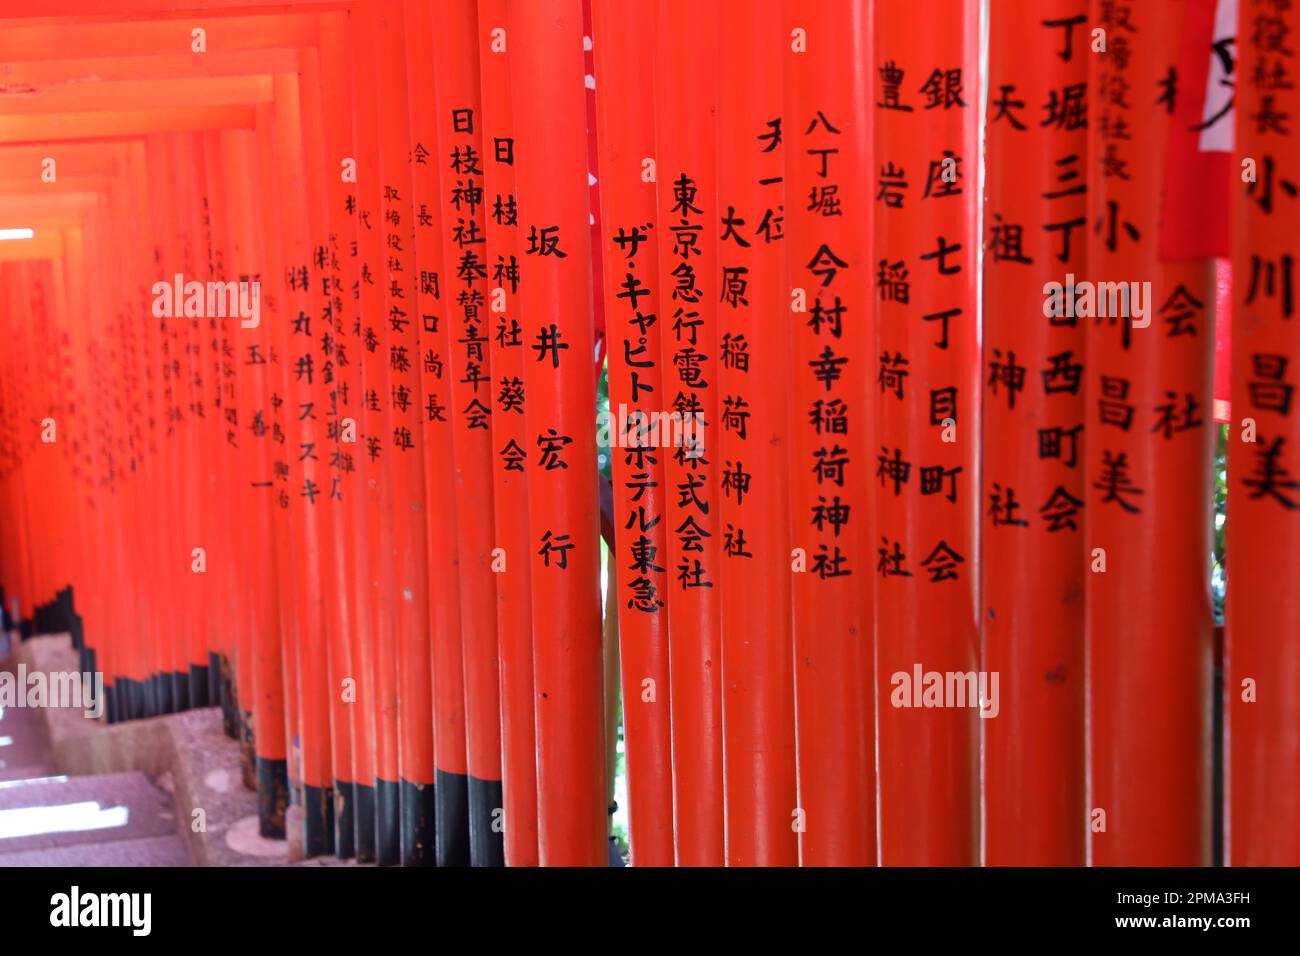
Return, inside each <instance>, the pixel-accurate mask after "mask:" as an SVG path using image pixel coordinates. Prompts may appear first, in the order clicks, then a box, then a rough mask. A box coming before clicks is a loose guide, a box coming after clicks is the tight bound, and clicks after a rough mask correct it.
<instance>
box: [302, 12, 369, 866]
mask: <svg viewBox="0 0 1300 956" xmlns="http://www.w3.org/2000/svg"><path fill="white" fill-rule="evenodd" d="M341 27H342V17H341V16H338V17H331V18H329V21H328V22H326V23H322V24H321V45H320V48H319V49H316V48H312V49H304V50H301V51H300V53H299V55H300V56H301V57H302V61H301V67H300V68H301V74H302V86H301V91H302V97H303V99H302V105H303V111H302V115H303V143H304V159H305V162H304V172H305V174H306V181H307V183H308V194H309V195H310V196H311V197H312V198H311V202H310V204H309V206H308V214H309V217H310V221H311V234H312V256H311V269H312V271H311V280H312V283H313V291H314V292H316V293H317V295H318V299H317V301H316V308H318V309H319V310H320V311H319V313H318V316H317V319H316V321H317V322H318V323H319V327H318V329H317V336H318V340H317V345H316V352H315V354H316V357H317V361H318V362H319V363H320V366H319V368H320V375H321V378H320V398H319V404H318V405H317V407H315V408H314V409H313V411H314V413H315V414H316V415H317V417H318V428H317V434H318V437H317V438H316V444H317V453H318V454H319V455H320V459H321V468H320V472H321V478H320V500H321V502H322V505H323V507H322V509H321V511H320V514H319V517H320V540H321V550H322V555H321V576H322V577H321V589H322V592H323V594H324V602H325V604H324V611H323V614H324V619H325V633H326V639H327V642H328V646H327V651H328V653H327V655H326V656H327V667H326V675H325V682H324V688H325V701H326V706H327V708H328V712H329V743H330V767H331V770H332V772H333V781H332V783H333V791H334V810H333V818H334V851H335V853H336V855H337V856H339V857H340V858H344V859H346V858H350V857H353V856H355V854H356V815H355V806H356V792H355V788H354V784H353V771H352V735H353V732H354V728H353V721H352V718H353V716H354V715H355V712H356V707H355V701H356V695H355V693H354V690H355V683H354V682H353V679H352V646H351V642H352V639H353V634H354V630H355V628H356V601H355V600H354V591H355V587H354V584H355V580H354V575H353V560H354V559H353V552H354V550H355V548H356V540H357V532H358V530H359V529H357V528H356V527H355V522H354V520H353V519H354V517H355V516H356V514H357V512H356V510H355V507H354V504H353V502H354V501H355V500H356V499H357V497H358V495H357V489H356V487H355V486H356V482H355V481H352V480H351V479H352V477H353V475H354V474H355V465H354V461H355V458H354V455H353V450H354V448H355V446H356V441H355V440H356V429H355V421H356V417H357V414H358V413H357V412H356V408H357V407H358V402H359V399H358V397H357V394H356V392H357V388H358V384H357V377H356V375H355V368H356V367H355V365H354V364H353V359H354V357H355V352H354V350H353V349H352V348H351V347H350V346H351V343H350V341H349V339H350V338H351V336H352V310H351V308H349V302H350V298H351V296H350V289H351V287H352V284H353V283H354V282H355V281H356V273H355V271H354V270H352V269H351V268H350V266H351V264H352V260H351V258H350V256H349V252H350V249H351V245H352V240H353V239H354V238H355V234H354V233H353V232H352V230H351V221H350V220H349V219H348V218H347V214H346V206H347V195H348V190H347V184H346V183H344V182H343V161H342V158H341V157H342V156H344V155H346V154H347V153H349V152H350V151H351V123H350V122H349V116H350V109H349V107H348V104H349V99H350V95H351V88H350V87H349V86H348V85H347V83H346V82H345V80H346V77H344V76H343V75H341V74H340V72H339V71H337V70H333V69H330V70H327V71H325V72H322V70H321V69H320V64H321V61H322V60H324V61H325V62H337V59H335V57H336V56H337V54H338V52H339V51H340V49H341V46H342V44H341V42H340V39H341V38H340V34H339V30H340V29H341ZM326 104H328V112H329V114H330V115H329V117H328V121H327V118H326V115H325V114H326V112H327V106H326ZM345 418H347V419H350V420H351V421H352V422H353V425H349V426H348V427H347V432H346V435H345V434H344V425H343V420H344V419H345ZM345 437H346V438H347V439H348V440H347V441H344V440H343V439H344V438H345Z"/></svg>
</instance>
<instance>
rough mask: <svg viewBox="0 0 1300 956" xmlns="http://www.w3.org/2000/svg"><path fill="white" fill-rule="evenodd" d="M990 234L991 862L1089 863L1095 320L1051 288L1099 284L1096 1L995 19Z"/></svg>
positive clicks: (1018, 6) (986, 727) (986, 434)
mask: <svg viewBox="0 0 1300 956" xmlns="http://www.w3.org/2000/svg"><path fill="white" fill-rule="evenodd" d="M990 13H991V17H990V21H989V84H990V99H989V104H990V105H989V107H988V127H987V130H986V132H985V141H986V147H985V149H986V157H987V166H986V171H985V183H986V187H985V189H986V203H987V206H986V213H985V223H984V237H985V239H984V243H985V245H984V248H985V254H984V350H983V351H984V359H983V361H984V369H985V371H984V376H983V389H984V418H983V431H982V435H981V441H982V444H981V448H982V457H983V469H984V473H983V479H982V480H983V488H982V491H981V499H982V502H981V512H982V514H983V519H982V525H981V533H982V536H983V537H982V540H983V547H982V552H981V556H982V560H983V564H984V572H983V575H982V577H981V589H982V590H981V595H980V600H981V607H982V613H981V616H980V621H981V624H982V627H983V632H984V654H983V658H982V660H983V664H982V667H983V669H984V670H986V671H988V672H990V673H997V674H999V688H1000V692H1001V693H1000V698H1001V699H1000V701H999V705H1000V706H999V712H998V714H997V716H995V717H990V718H989V719H987V720H984V721H982V722H981V726H982V728H983V731H984V742H985V749H984V822H985V836H984V852H985V860H986V862H988V863H989V864H991V865H1016V866H1053V865H1060V866H1080V865H1082V864H1083V862H1084V844H1085V839H1086V834H1087V829H1086V826H1085V823H1086V814H1085V808H1084V733H1083V692H1084V673H1083V617H1084V607H1083V591H1082V589H1083V578H1084V575H1085V574H1087V573H1088V569H1087V564H1086V549H1085V548H1084V539H1083V500H1084V482H1083V468H1084V464H1083V463H1084V458H1085V442H1084V419H1085V408H1084V402H1083V389H1082V387H1081V384H1082V383H1081V381H1080V380H1079V379H1077V378H1076V379H1068V378H1057V377H1054V376H1053V375H1052V373H1051V370H1052V369H1053V368H1054V367H1056V366H1060V365H1063V364H1064V365H1066V366H1068V365H1069V364H1071V363H1081V362H1082V361H1083V359H1084V350H1083V346H1084V342H1083V336H1084V326H1085V324H1086V323H1087V320H1084V319H1079V318H1077V317H1073V316H1044V315H1043V310H1042V303H1043V285H1044V283H1048V282H1061V283H1064V282H1065V280H1066V276H1067V275H1068V274H1070V273H1073V274H1076V275H1078V276H1081V277H1082V276H1084V275H1087V272H1086V270H1085V263H1086V259H1085V255H1086V252H1087V240H1086V237H1087V234H1088V228H1087V225H1088V224H1087V220H1086V218H1085V212H1086V201H1087V186H1086V182H1087V179H1088V177H1090V176H1093V175H1095V172H1094V170H1093V169H1090V168H1089V167H1088V164H1087V162H1086V159H1087V122H1088V117H1087V112H1086V108H1085V107H1086V103H1087V100H1086V85H1087V80H1088V61H1089V58H1090V57H1091V56H1092V55H1093V54H1092V53H1091V51H1090V44H1091V35H1090V31H1089V29H1088V27H1087V24H1088V20H1087V13H1088V4H1087V2H1086V0H1055V2H1052V3H1008V4H999V5H997V6H995V7H993V8H991V11H990Z"/></svg>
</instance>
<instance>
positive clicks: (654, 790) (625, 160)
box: [540, 0, 695, 866]
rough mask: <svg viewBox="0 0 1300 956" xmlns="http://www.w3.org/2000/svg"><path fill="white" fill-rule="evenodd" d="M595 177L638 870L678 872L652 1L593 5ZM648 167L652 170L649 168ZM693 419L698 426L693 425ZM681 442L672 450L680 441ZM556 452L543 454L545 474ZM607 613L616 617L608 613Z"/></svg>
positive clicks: (668, 438)
mask: <svg viewBox="0 0 1300 956" xmlns="http://www.w3.org/2000/svg"><path fill="white" fill-rule="evenodd" d="M592 27H593V29H592V43H593V46H594V48H595V53H596V75H597V76H598V77H599V80H598V81H597V82H598V83H599V90H600V95H599V96H598V97H597V99H596V102H597V107H598V112H597V116H598V122H597V139H598V142H599V146H600V157H599V160H598V173H599V178H600V181H601V192H600V197H601V206H602V217H601V222H602V225H603V234H604V240H605V249H604V255H603V256H602V259H603V264H604V273H605V274H604V282H605V301H606V303H607V307H606V312H605V315H606V326H605V327H606V331H607V335H608V337H609V342H610V351H609V409H610V421H609V422H607V423H604V427H603V428H602V429H601V431H600V434H604V435H608V437H609V445H610V448H609V452H610V456H611V458H612V462H613V476H614V520H615V527H616V530H615V538H614V543H615V547H614V552H613V562H614V565H615V566H616V568H617V574H616V575H615V576H614V578H612V579H611V580H612V581H614V582H616V586H617V591H616V592H615V594H614V596H613V598H614V599H613V600H612V601H611V602H610V606H611V607H612V608H616V609H617V614H618V618H619V635H618V636H619V645H620V648H619V651H620V653H619V658H620V662H621V666H622V686H623V741H624V753H625V754H626V755H627V756H626V760H627V777H628V802H629V807H628V818H629V821H630V823H629V842H630V844H631V849H632V865H633V866H672V865H673V863H674V841H673V769H672V711H671V687H670V682H669V672H668V631H667V627H668V616H667V613H666V611H665V610H664V609H665V607H666V604H667V601H666V599H667V597H668V580H669V579H668V567H667V564H666V562H667V558H668V551H667V547H666V534H667V531H668V529H666V528H665V525H664V514H663V503H664V495H665V490H666V489H665V487H664V463H665V461H666V460H667V459H668V458H669V457H671V456H673V455H674V454H679V455H681V456H683V457H685V456H687V455H692V454H694V451H695V450H694V448H693V447H681V442H682V440H683V438H686V439H687V440H690V436H688V435H685V434H684V429H682V428H681V425H680V421H681V419H680V412H678V416H679V418H678V422H679V423H678V424H677V425H676V431H674V423H673V421H672V419H671V418H670V414H671V412H672V410H673V409H672V405H671V398H670V396H669V395H668V394H667V393H666V392H665V390H664V384H663V382H664V379H663V375H662V371H661V352H660V342H661V339H662V335H663V328H664V326H663V324H661V318H662V315H663V308H662V303H663V302H665V301H667V300H666V299H665V298H664V297H663V296H662V295H661V282H662V277H661V273H660V271H659V256H658V243H657V236H658V223H657V222H656V220H657V219H658V207H657V196H656V185H657V183H656V180H657V178H658V175H657V174H658V170H657V168H655V167H654V165H653V164H655V163H656V162H657V160H656V158H655V155H654V150H655V110H654V81H655V70H654V45H653V43H652V42H650V39H651V38H652V37H653V36H654V30H655V11H654V7H653V5H651V4H621V3H618V2H617V0H611V2H606V0H596V2H595V3H593V5H592ZM647 163H649V164H651V165H650V166H647ZM692 424H694V422H693V420H692ZM674 441H676V442H678V444H679V447H678V448H676V449H674V448H673V447H672V444H673V442H674ZM548 464H549V457H548V456H545V455H544V456H543V457H542V459H541V461H540V465H541V467H543V468H545V467H547V465H548ZM607 613H609V612H607Z"/></svg>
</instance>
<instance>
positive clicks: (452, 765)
mask: <svg viewBox="0 0 1300 956" xmlns="http://www.w3.org/2000/svg"><path fill="white" fill-rule="evenodd" d="M406 12H407V26H406V42H407V51H408V54H407V55H408V59H409V62H410V63H413V64H424V63H428V64H430V68H429V69H428V70H423V69H420V70H417V72H415V73H413V74H412V75H411V77H410V81H409V83H408V88H409V91H410V97H411V101H410V112H411V130H410V151H411V157H412V161H413V164H414V165H413V166H412V171H411V181H412V183H411V184H412V189H413V190H414V203H415V208H416V210H417V213H416V225H415V257H416V262H417V264H418V266H419V277H420V281H419V286H418V289H417V301H418V303H419V316H420V322H419V338H420V386H421V392H420V394H421V413H420V416H421V419H422V421H423V428H424V446H423V447H424V477H425V500H426V502H427V504H428V508H427V514H426V523H425V531H426V534H427V538H428V552H427V553H428V590H429V626H430V631H429V638H430V642H431V651H430V657H431V662H432V670H433V685H432V693H433V714H432V719H433V743H434V753H433V761H434V767H433V769H434V775H433V780H434V786H433V787H432V788H430V789H428V790H427V791H424V792H423V796H424V797H425V799H427V800H428V801H429V803H430V806H431V810H430V812H432V814H433V817H434V821H435V829H436V831H437V839H438V843H437V853H436V857H437V862H438V864H439V865H440V866H448V865H454V866H461V865H464V864H467V863H468V862H469V812H468V808H467V806H466V799H467V797H466V791H465V787H464V786H463V785H455V786H451V787H449V788H442V787H441V786H440V781H442V780H444V779H448V780H452V781H463V779H464V777H465V775H466V768H467V754H466V752H465V674H464V666H463V658H462V654H461V627H460V575H459V571H458V564H459V552H458V549H457V544H456V542H457V530H456V529H457V510H458V509H457V505H456V478H455V464H456V463H455V460H454V456H453V454H452V437H451V429H452V424H451V421H452V419H451V412H450V407H449V406H450V401H451V384H450V378H449V374H450V372H449V363H448V359H447V356H448V355H449V354H450V352H449V349H448V342H449V339H448V335H447V333H448V328H449V327H448V325H447V321H446V314H447V313H446V312H445V309H444V306H443V300H442V293H443V288H444V286H445V277H444V273H443V261H444V260H443V239H442V236H443V232H442V216H441V203H440V201H439V182H438V176H439V169H438V166H439V165H440V161H439V159H438V156H437V148H436V136H435V134H434V131H435V129H436V125H437V120H436V114H435V103H434V91H433V84H432V82H431V77H432V66H431V61H432V59H433V27H432V25H431V21H430V16H431V13H432V10H431V9H430V8H429V7H428V6H426V5H423V4H419V3H412V4H408V7H407V11H406Z"/></svg>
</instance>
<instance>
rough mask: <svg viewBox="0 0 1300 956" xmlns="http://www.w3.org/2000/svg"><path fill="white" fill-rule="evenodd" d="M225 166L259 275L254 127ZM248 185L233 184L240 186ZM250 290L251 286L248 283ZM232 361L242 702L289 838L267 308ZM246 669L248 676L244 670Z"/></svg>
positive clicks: (243, 271)
mask: <svg viewBox="0 0 1300 956" xmlns="http://www.w3.org/2000/svg"><path fill="white" fill-rule="evenodd" d="M222 145H223V149H224V166H225V168H226V170H227V171H228V179H227V182H228V183H229V184H230V186H231V187H232V188H230V189H229V190H228V193H227V195H228V201H229V204H230V216H231V235H232V250H231V251H232V257H231V261H230V262H229V264H228V265H229V268H230V269H231V270H232V275H233V276H236V277H238V280H237V281H240V282H250V283H251V282H253V281H260V272H259V271H258V270H259V269H260V268H261V267H260V265H259V262H260V261H261V255H260V246H261V241H260V238H259V232H258V222H257V215H256V199H257V197H256V194H255V192H254V190H253V189H251V188H249V185H248V184H250V183H254V182H257V172H256V168H257V165H256V164H257V159H256V152H255V149H256V142H255V137H254V134H253V133H252V132H248V131H239V132H231V133H228V134H226V137H225V142H224V143H223V144H222ZM237 183H238V184H242V185H241V186H240V187H239V188H234V187H235V184H237ZM250 288H251V287H250ZM232 339H233V345H234V347H233V350H232V351H233V353H234V359H235V361H237V362H238V364H239V374H238V397H239V401H238V404H237V405H236V406H235V407H233V408H230V409H227V418H226V422H225V429H224V430H225V433H226V443H227V445H229V446H231V447H232V448H234V449H237V454H239V455H240V457H241V458H242V465H243V468H242V474H241V477H242V479H243V482H242V483H243V488H242V489H241V493H240V494H239V495H238V497H237V500H241V501H242V502H243V503H244V507H245V508H246V509H247V514H248V519H249V520H248V532H249V533H248V534H247V536H246V537H244V538H242V539H241V540H239V541H238V542H236V545H237V546H236V547H235V549H234V550H233V552H232V554H231V560H232V561H234V562H236V563H237V567H238V568H239V570H240V580H241V587H242V589H243V590H245V591H246V592H247V593H248V594H249V595H250V600H249V601H248V602H247V605H246V608H245V610H246V614H244V615H243V616H242V619H241V620H240V621H239V625H240V630H239V633H238V635H237V640H238V641H239V647H238V650H237V654H238V655H239V657H240V658H247V659H248V662H247V665H245V664H244V663H242V662H241V663H240V664H239V670H240V672H241V673H240V675H239V683H240V685H241V688H240V691H239V693H240V702H241V705H242V704H243V703H244V701H247V702H248V704H247V709H248V710H249V711H250V712H251V715H252V719H253V722H254V724H255V726H256V728H257V731H256V746H257V766H256V773H257V791H258V819H259V823H260V831H261V833H262V835H263V836H267V837H275V836H283V835H284V832H285V829H284V827H285V811H286V809H287V806H288V801H289V794H288V764H287V751H286V746H285V718H284V707H285V701H284V684H283V681H282V676H281V661H282V653H281V647H280V629H279V610H278V607H279V600H278V597H277V594H276V588H275V581H274V579H273V575H274V569H275V563H274V545H273V541H274V534H273V531H272V514H271V513H272V509H273V508H275V507H277V505H276V503H275V499H274V479H273V474H272V469H271V461H272V449H271V444H272V437H271V425H270V420H269V419H270V398H269V396H270V391H271V385H270V377H271V376H270V375H269V369H268V366H269V365H270V354H271V348H270V342H271V330H270V320H269V316H268V314H267V312H266V311H263V312H262V314H261V321H260V323H259V325H258V326H257V327H256V328H245V327H243V325H242V323H241V324H240V325H238V326H237V327H236V328H235V329H233V330H232ZM245 666H247V668H248V673H247V676H245V675H244V673H243V671H244V668H245Z"/></svg>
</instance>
